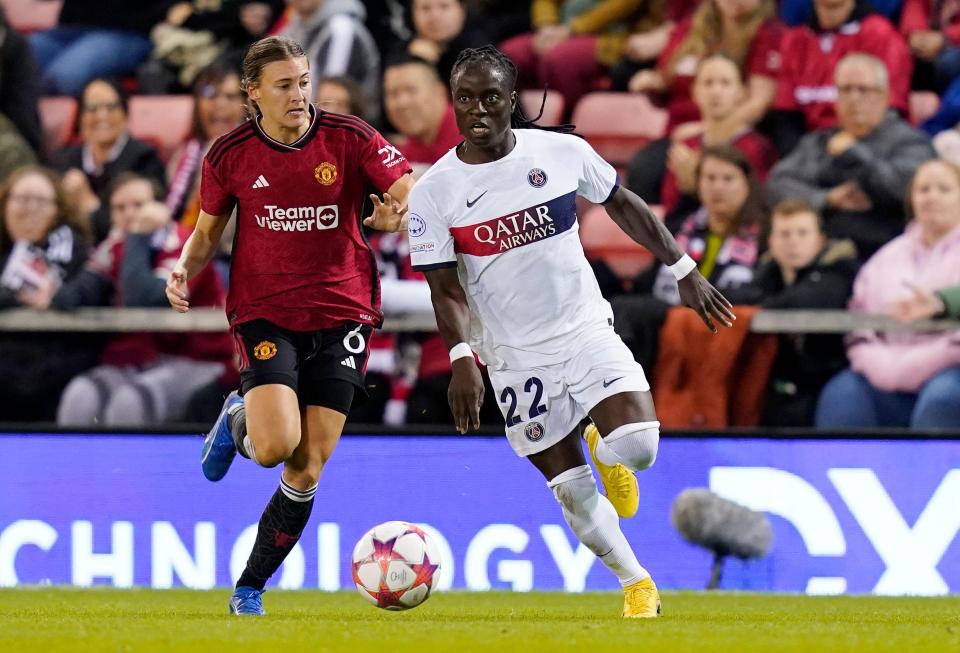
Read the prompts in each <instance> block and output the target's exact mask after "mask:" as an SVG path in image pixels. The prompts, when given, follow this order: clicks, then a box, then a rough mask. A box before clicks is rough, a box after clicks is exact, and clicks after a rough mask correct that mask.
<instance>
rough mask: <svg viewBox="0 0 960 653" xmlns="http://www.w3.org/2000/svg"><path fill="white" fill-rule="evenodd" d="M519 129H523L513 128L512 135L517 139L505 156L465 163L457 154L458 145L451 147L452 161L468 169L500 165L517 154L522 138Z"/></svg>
mask: <svg viewBox="0 0 960 653" xmlns="http://www.w3.org/2000/svg"><path fill="white" fill-rule="evenodd" d="M521 131H523V130H522V129H514V130H513V136H514V138H516V139H517V142H516V143H514V144H513V149H512V150H510V151H509V152H507V154H506V156H502V157H500V158H499V159H495V160H493V161H487V162H486V163H467V162H466V161H464V160H463V159H461V158H460V156H459V155H458V154H457V148H459V147H460V146H459V145H458V146H457V147H455V148H454V149H453V159H454V161H456V162H457V165H458V166H460V167H462V168H469V169H470V170H476V169H478V168H484V167H491V166H496V165H500V164H501V163H504V162H506V161H512V160H513V159H514V158H515V157H517V156H519V150H520V144H521V142H522V141H523V138H522V136H521V134H520V132H521Z"/></svg>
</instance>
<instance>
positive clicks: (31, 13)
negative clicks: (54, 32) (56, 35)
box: [0, 0, 63, 32]
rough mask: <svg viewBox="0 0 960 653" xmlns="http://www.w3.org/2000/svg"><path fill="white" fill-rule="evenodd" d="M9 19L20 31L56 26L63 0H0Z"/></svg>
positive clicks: (32, 30) (11, 24)
mask: <svg viewBox="0 0 960 653" xmlns="http://www.w3.org/2000/svg"><path fill="white" fill-rule="evenodd" d="M0 5H3V8H4V10H5V11H6V13H7V21H8V22H9V23H10V26H11V27H12V28H13V29H15V30H17V31H18V32H37V31H39V30H44V29H50V28H51V27H56V25H57V20H58V19H59V18H60V7H62V6H63V0H55V1H51V0H0Z"/></svg>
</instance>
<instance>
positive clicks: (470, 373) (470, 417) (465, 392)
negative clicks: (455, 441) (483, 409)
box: [447, 356, 483, 433]
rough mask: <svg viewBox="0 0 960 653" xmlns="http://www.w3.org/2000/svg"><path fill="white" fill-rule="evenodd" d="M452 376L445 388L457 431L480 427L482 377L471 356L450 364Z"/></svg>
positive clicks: (461, 431) (463, 431)
mask: <svg viewBox="0 0 960 653" xmlns="http://www.w3.org/2000/svg"><path fill="white" fill-rule="evenodd" d="M451 367H452V368H453V378H452V379H450V388H449V389H448V390H447V401H449V402H450V410H451V412H453V424H454V426H456V428H457V432H458V433H466V432H467V431H468V430H469V429H470V426H471V425H472V426H473V430H474V431H476V430H477V429H479V428H480V406H481V405H483V378H482V377H481V376H480V370H478V369H477V364H476V362H475V361H474V360H473V357H472V356H471V357H464V358H458V359H457V360H455V361H453V364H452V365H451Z"/></svg>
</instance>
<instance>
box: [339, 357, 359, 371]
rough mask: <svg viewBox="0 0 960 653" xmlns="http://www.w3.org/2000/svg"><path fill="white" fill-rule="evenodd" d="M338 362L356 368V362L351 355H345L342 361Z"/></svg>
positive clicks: (352, 368)
mask: <svg viewBox="0 0 960 653" xmlns="http://www.w3.org/2000/svg"><path fill="white" fill-rule="evenodd" d="M340 364H341V365H343V366H344V367H349V368H350V369H351V370H355V369H357V362H356V361H355V360H353V356H347V357H346V358H344V359H343V360H342V361H340Z"/></svg>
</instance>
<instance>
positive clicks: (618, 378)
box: [603, 376, 623, 388]
mask: <svg viewBox="0 0 960 653" xmlns="http://www.w3.org/2000/svg"><path fill="white" fill-rule="evenodd" d="M622 378H623V377H622V376H618V377H617V378H615V379H611V380H609V381H604V382H603V387H604V388H609V387H610V386H611V385H613V384H614V383H616V382H617V381H619V380H620V379H622Z"/></svg>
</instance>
